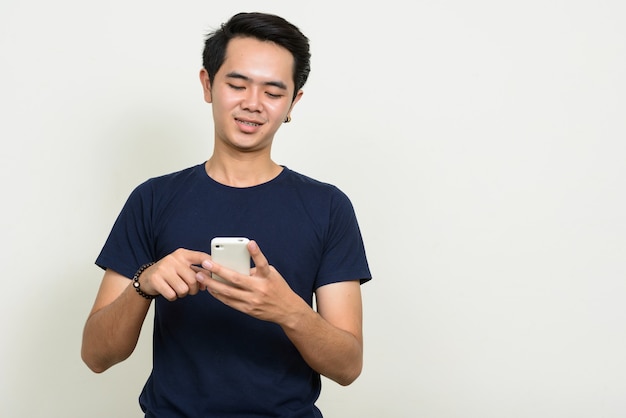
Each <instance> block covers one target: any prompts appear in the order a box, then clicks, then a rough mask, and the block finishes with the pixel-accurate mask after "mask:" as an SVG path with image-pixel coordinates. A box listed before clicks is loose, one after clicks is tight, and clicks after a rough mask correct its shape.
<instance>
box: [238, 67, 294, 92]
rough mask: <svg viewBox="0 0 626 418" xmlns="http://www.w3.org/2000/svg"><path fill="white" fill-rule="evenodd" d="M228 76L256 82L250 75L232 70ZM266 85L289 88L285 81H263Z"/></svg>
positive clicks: (283, 88)
mask: <svg viewBox="0 0 626 418" xmlns="http://www.w3.org/2000/svg"><path fill="white" fill-rule="evenodd" d="M226 77H227V78H236V79H239V80H244V81H248V82H254V80H253V79H251V78H250V77H248V76H245V75H243V74H241V73H238V72H236V71H231V72H230V73H228V74H226ZM263 85H264V86H274V87H277V88H279V89H282V90H287V86H286V85H285V83H283V82H282V81H266V82H265V83H263Z"/></svg>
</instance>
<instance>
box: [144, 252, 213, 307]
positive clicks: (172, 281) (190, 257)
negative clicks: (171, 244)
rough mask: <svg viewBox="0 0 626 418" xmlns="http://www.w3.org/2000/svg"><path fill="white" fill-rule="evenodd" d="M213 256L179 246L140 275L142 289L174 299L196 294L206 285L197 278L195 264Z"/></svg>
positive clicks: (151, 293)
mask: <svg viewBox="0 0 626 418" xmlns="http://www.w3.org/2000/svg"><path fill="white" fill-rule="evenodd" d="M210 259H211V256H210V255H208V254H206V253H203V252H199V251H191V250H186V249H184V248H179V249H178V250H176V251H174V252H173V253H171V254H169V255H167V256H165V257H163V258H162V259H161V260H159V261H158V262H157V263H155V264H154V265H152V266H150V267H148V268H147V269H146V270H145V271H144V272H143V273H142V274H141V276H140V277H139V283H140V286H141V290H142V291H143V292H144V293H147V294H149V295H157V294H160V295H162V296H163V297H164V298H165V299H167V300H169V301H173V300H176V299H179V298H183V297H185V296H187V295H195V294H197V293H198V292H199V291H201V290H205V289H206V286H204V284H203V283H200V282H198V281H197V280H196V271H195V270H194V269H193V268H192V265H193V264H202V263H203V262H207V261H208V260H210Z"/></svg>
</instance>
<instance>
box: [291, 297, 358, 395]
mask: <svg viewBox="0 0 626 418" xmlns="http://www.w3.org/2000/svg"><path fill="white" fill-rule="evenodd" d="M304 305H305V306H306V308H304V307H303V308H302V309H301V310H300V312H299V313H298V314H296V315H293V316H292V317H291V319H290V320H289V321H288V322H287V323H285V324H283V325H281V326H282V328H283V330H284V331H285V333H286V334H287V337H288V338H289V339H290V340H291V341H292V343H293V344H294V345H295V346H296V348H297V349H298V351H299V352H300V354H301V355H302V357H303V358H304V360H305V361H306V362H307V364H308V365H309V366H310V367H311V368H312V369H313V370H315V371H317V372H318V373H320V374H321V375H324V376H326V377H328V378H329V379H332V380H334V381H335V382H337V383H339V384H340V385H344V386H346V385H349V384H350V383H352V382H353V381H354V380H356V378H357V377H358V376H359V375H360V373H361V369H362V367H363V345H362V343H361V341H359V339H358V338H357V337H356V336H354V335H353V334H351V333H349V332H347V331H344V330H342V329H340V328H337V327H335V326H334V325H332V324H330V323H329V322H328V321H326V320H325V319H324V318H323V317H322V316H321V315H319V314H318V313H317V312H315V311H314V310H312V309H311V308H310V307H309V306H308V305H306V303H305V304H304Z"/></svg>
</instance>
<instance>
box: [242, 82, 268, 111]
mask: <svg viewBox="0 0 626 418" xmlns="http://www.w3.org/2000/svg"><path fill="white" fill-rule="evenodd" d="M261 94H262V91H261V89H259V88H257V87H250V88H247V89H246V91H245V94H244V96H243V100H242V101H241V107H242V108H243V109H245V110H248V111H250V112H259V111H261V110H262V108H263V105H262V102H261V96H260V95H261Z"/></svg>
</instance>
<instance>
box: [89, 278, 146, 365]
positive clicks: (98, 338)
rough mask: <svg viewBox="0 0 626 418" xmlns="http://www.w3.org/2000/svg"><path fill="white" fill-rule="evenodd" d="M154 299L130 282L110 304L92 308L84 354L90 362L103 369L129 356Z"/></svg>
mask: <svg viewBox="0 0 626 418" xmlns="http://www.w3.org/2000/svg"><path fill="white" fill-rule="evenodd" d="M149 308H150V301H149V300H146V299H144V298H142V297H140V296H139V295H138V294H137V293H136V292H135V290H134V288H133V287H132V286H131V285H130V284H129V285H128V286H127V288H126V289H125V290H124V291H123V292H122V293H121V294H120V295H119V297H117V299H115V300H114V301H113V302H112V303H110V304H109V305H106V306H104V307H103V308H101V309H99V310H97V311H95V312H92V314H91V315H90V316H89V318H88V319H87V322H86V323H85V328H84V330H83V342H82V349H81V356H82V359H83V361H84V362H85V363H86V364H87V366H88V367H89V368H90V369H91V370H93V371H94V372H96V373H101V372H103V371H105V370H107V369H108V368H110V367H111V366H113V365H115V364H117V363H119V362H121V361H123V360H125V359H126V358H128V357H129V356H130V355H131V353H132V352H133V350H134V349H135V346H136V345H137V341H138V339H139V334H140V332H141V327H142V325H143V322H144V320H145V318H146V314H147V313H148V309H149Z"/></svg>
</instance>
